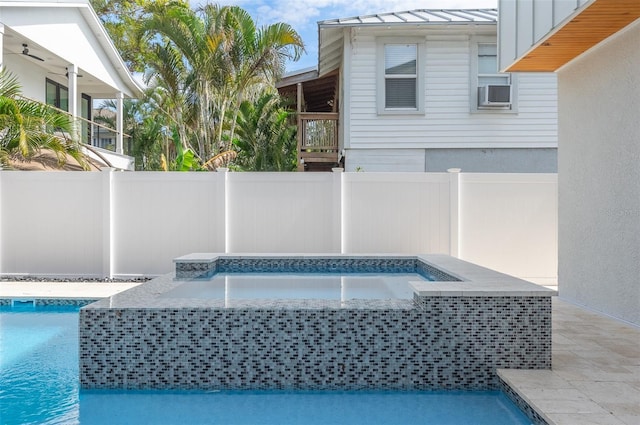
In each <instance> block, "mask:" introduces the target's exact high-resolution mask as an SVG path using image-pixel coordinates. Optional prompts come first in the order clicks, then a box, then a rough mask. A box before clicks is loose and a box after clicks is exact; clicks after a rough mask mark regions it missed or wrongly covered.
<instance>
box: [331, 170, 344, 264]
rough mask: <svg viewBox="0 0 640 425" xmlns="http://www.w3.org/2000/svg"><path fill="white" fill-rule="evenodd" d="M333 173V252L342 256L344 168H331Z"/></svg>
mask: <svg viewBox="0 0 640 425" xmlns="http://www.w3.org/2000/svg"><path fill="white" fill-rule="evenodd" d="M331 171H333V205H334V206H333V220H332V222H333V226H332V231H333V252H337V253H341V254H344V249H343V244H344V241H343V237H342V226H343V225H344V223H343V221H342V220H343V214H342V207H343V206H342V175H343V171H344V168H332V169H331Z"/></svg>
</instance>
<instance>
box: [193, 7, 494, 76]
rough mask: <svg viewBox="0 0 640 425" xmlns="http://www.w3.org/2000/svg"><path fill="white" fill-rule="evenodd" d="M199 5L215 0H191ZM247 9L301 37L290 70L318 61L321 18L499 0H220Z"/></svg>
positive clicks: (257, 18) (261, 20)
mask: <svg viewBox="0 0 640 425" xmlns="http://www.w3.org/2000/svg"><path fill="white" fill-rule="evenodd" d="M190 1H191V5H192V6H194V7H197V6H199V5H202V4H204V3H207V2H213V0H190ZM217 3H218V4H220V5H236V6H240V7H242V8H243V9H245V10H246V11H247V12H249V14H250V15H251V16H252V17H253V19H254V21H255V22H256V24H257V25H258V26H262V25H270V24H273V23H276V22H284V23H287V24H289V25H291V26H292V27H293V28H294V29H295V30H296V31H297V32H298V34H300V36H302V40H303V41H304V44H305V53H304V54H303V56H302V58H301V59H300V60H299V61H298V62H292V63H288V64H287V72H291V71H295V70H300V69H305V68H311V67H315V66H316V65H317V64H318V21H324V20H328V19H337V18H349V17H352V16H360V15H370V14H375V13H386V12H402V11H405V10H413V9H486V8H496V7H497V4H498V0H218V1H217Z"/></svg>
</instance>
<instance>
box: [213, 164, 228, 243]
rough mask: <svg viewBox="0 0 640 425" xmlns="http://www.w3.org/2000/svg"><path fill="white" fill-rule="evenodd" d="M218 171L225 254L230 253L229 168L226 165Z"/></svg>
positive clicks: (217, 182) (217, 181) (217, 169)
mask: <svg viewBox="0 0 640 425" xmlns="http://www.w3.org/2000/svg"><path fill="white" fill-rule="evenodd" d="M216 172H218V173H220V174H221V175H220V176H217V175H216V177H218V178H217V179H216V185H217V186H218V187H217V189H218V190H217V191H216V192H217V193H222V196H221V197H220V198H221V199H222V203H223V205H222V222H223V223H224V229H223V233H224V234H223V235H222V237H223V238H224V252H225V254H229V245H230V243H229V237H230V235H229V223H228V220H229V213H228V211H229V195H228V191H229V187H228V186H227V176H228V175H229V169H228V168H226V167H218V168H216Z"/></svg>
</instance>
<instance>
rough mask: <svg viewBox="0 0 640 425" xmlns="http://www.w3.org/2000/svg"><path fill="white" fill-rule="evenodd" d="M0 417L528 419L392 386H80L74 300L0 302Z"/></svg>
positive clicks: (497, 406)
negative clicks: (151, 388) (236, 388)
mask: <svg viewBox="0 0 640 425" xmlns="http://www.w3.org/2000/svg"><path fill="white" fill-rule="evenodd" d="M0 324H1V325H2V326H0V423H2V424H23V423H38V424H76V423H79V424H83V425H98V424H114V423H117V424H136V425H137V424H142V423H149V424H155V425H161V424H178V423H188V424H214V423H215V424H226V425H233V424H256V423H260V424H264V425H269V424H281V425H286V424H305V425H314V424H323V425H328V424H360V423H367V424H380V425H385V424H398V423H406V424H417V423H437V424H466V423H470V422H472V423H474V424H479V425H482V424H495V425H500V424H514V425H516V424H528V423H530V421H529V420H528V419H527V418H526V416H525V415H524V414H523V413H522V411H520V410H518V409H517V408H516V407H515V405H514V404H513V403H512V402H511V401H510V400H509V399H508V398H507V397H505V395H504V394H502V393H500V392H497V391H483V392H446V391H439V392H416V391H408V392H397V391H358V392H345V391H111V390H100V391H95V390H93V391H86V390H80V388H79V380H78V350H77V343H78V308H77V307H44V308H40V307H35V308H33V307H32V306H27V307H23V308H13V309H12V308H11V307H10V306H4V307H0Z"/></svg>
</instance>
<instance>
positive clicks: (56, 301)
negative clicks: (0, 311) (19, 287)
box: [0, 298, 98, 307]
mask: <svg viewBox="0 0 640 425" xmlns="http://www.w3.org/2000/svg"><path fill="white" fill-rule="evenodd" d="M96 301H98V300H97V299H95V300H88V299H67V298H35V299H34V298H0V306H5V307H10V306H12V305H13V304H15V305H18V306H21V307H28V306H37V307H41V306H75V307H83V306H85V305H88V304H91V303H93V302H96Z"/></svg>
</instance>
